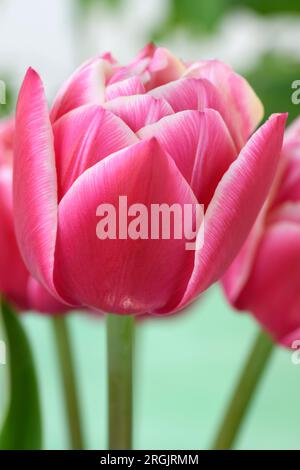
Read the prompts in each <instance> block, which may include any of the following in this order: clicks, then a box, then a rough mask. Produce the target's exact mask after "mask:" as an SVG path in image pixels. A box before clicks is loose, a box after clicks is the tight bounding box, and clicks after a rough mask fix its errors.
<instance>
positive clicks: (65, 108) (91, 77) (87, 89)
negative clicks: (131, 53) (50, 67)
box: [50, 57, 112, 122]
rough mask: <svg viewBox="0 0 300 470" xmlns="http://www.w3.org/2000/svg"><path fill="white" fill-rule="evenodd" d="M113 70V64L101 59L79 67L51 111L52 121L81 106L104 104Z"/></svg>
mask: <svg viewBox="0 0 300 470" xmlns="http://www.w3.org/2000/svg"><path fill="white" fill-rule="evenodd" d="M111 70H112V66H111V64H110V63H109V62H108V61H106V60H104V59H103V58H101V57H95V58H93V59H91V60H89V61H87V62H85V63H84V64H83V65H82V66H81V67H79V68H78V69H77V70H76V71H75V72H74V73H73V74H72V75H71V77H70V78H69V80H67V81H66V83H65V84H64V85H63V86H62V88H61V89H60V90H59V92H58V94H57V96H56V98H55V100H54V103H53V106H52V109H51V113H50V117H51V121H52V122H54V121H56V120H57V119H59V118H60V117H61V116H62V115H63V114H66V113H67V112H69V111H71V110H72V109H75V108H78V107H79V106H82V105H85V104H101V103H103V102H104V96H105V84H106V81H107V79H108V77H109V76H110V74H111V73H112V72H111Z"/></svg>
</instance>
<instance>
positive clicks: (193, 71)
mask: <svg viewBox="0 0 300 470" xmlns="http://www.w3.org/2000/svg"><path fill="white" fill-rule="evenodd" d="M262 115H263V109H262V105H261V103H260V101H259V99H258V98H257V96H256V95H255V93H254V92H253V90H252V89H251V87H250V86H249V84H248V83H247V82H246V80H245V79H244V78H242V77H241V76H239V75H238V74H236V73H235V72H233V70H232V69H231V68H230V67H228V66H227V65H225V64H223V63H222V62H219V61H207V62H196V63H193V64H189V65H187V64H185V63H184V62H182V61H181V60H179V59H177V58H176V57H174V56H173V55H172V54H171V53H170V52H169V51H168V50H166V49H163V48H156V47H155V46H153V45H151V44H150V45H148V46H146V48H145V49H143V50H142V51H141V52H140V53H139V55H138V56H137V57H136V58H135V59H134V60H133V61H132V62H131V63H130V64H129V65H127V66H120V65H118V64H117V63H116V61H115V60H114V59H113V58H112V56H111V55H110V54H105V55H104V56H102V57H95V58H93V59H91V60H89V61H88V62H86V63H85V64H83V65H82V66H81V67H80V68H79V69H78V70H76V71H75V73H74V74H73V75H72V76H71V77H70V78H69V79H68V80H67V82H66V83H65V84H64V85H63V86H62V88H61V90H60V91H59V93H58V95H57V96H56V98H55V100H54V103H53V105H52V107H51V110H50V112H48V107H47V101H46V98H45V94H44V89H43V85H42V82H41V79H40V77H39V75H38V74H37V73H36V72H35V71H34V70H32V69H29V70H28V72H27V74H26V77H25V79H24V82H23V85H22V88H21V90H20V94H19V99H18V106H17V114H16V146H15V173H14V203H15V221H16V232H17V239H18V242H19V245H20V248H21V251H22V255H23V258H24V260H25V262H26V265H27V267H28V269H29V270H30V272H31V273H32V274H33V275H34V277H35V278H37V279H39V281H40V282H42V283H43V284H44V285H45V286H46V287H47V289H48V290H50V291H51V292H52V293H53V295H56V296H57V298H60V299H63V300H64V301H66V302H69V303H70V304H72V305H80V306H86V307H90V308H94V309H99V310H102V311H106V312H111V313H120V314H123V313H124V314H126V313H132V314H143V313H146V312H148V313H150V314H165V313H171V312H175V311H178V310H180V309H182V308H183V307H184V306H185V305H187V304H188V303H190V302H191V301H192V300H193V299H195V297H196V296H198V295H199V294H200V293H201V292H203V291H204V290H205V289H206V288H207V287H209V286H210V285H211V284H212V283H213V282H215V281H217V280H218V279H219V278H220V276H221V275H222V274H223V273H224V271H225V270H226V268H227V267H228V266H229V264H230V263H231V262H232V260H233V258H234V257H235V255H236V254H237V252H238V251H239V249H240V247H241V245H242V243H243V242H244V240H245V238H246V236H247V235H248V232H249V230H250V229H251V227H252V225H253V223H254V221H255V219H256V217H257V214H258V212H259V211H260V209H261V206H262V205H263V203H264V200H265V198H266V196H267V193H268V190H269V188H270V185H271V183H272V180H273V176H274V174H275V171H276V167H277V162H278V158H279V154H280V150H281V145H282V138H283V131H284V124H285V119H286V116H285V115H273V116H272V117H270V119H269V120H268V121H267V122H266V123H265V124H264V125H263V126H262V127H261V128H260V129H258V130H257V131H256V132H255V133H254V134H253V135H252V133H253V131H254V130H255V128H256V126H257V124H258V123H259V121H260V120H261V118H262ZM120 195H125V196H126V197H127V198H128V201H129V203H130V204H135V203H138V204H144V205H145V206H146V207H149V206H150V205H151V204H154V203H156V204H168V205H169V206H170V205H172V204H173V203H174V204H175V203H176V204H180V205H181V206H184V205H185V204H190V205H195V204H197V203H201V204H203V205H204V208H205V224H204V225H205V230H204V245H203V247H202V249H201V250H198V251H191V250H186V247H185V244H186V240H185V239H175V237H174V238H170V239H163V238H160V239H151V238H150V239H149V238H148V239H136V240H133V239H121V238H120V237H117V238H116V239H112V238H110V239H106V240H100V239H99V238H98V237H97V236H96V226H97V222H98V219H97V214H96V212H97V207H98V206H99V204H101V203H108V204H112V205H114V206H117V204H118V199H119V196H120Z"/></svg>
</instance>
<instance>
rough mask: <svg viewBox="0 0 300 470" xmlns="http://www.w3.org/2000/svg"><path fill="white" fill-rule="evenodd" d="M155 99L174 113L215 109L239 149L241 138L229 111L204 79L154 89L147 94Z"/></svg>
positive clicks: (177, 82)
mask: <svg viewBox="0 0 300 470" xmlns="http://www.w3.org/2000/svg"><path fill="white" fill-rule="evenodd" d="M149 93H150V94H151V95H152V96H155V97H156V98H160V99H165V100H166V101H167V102H168V103H169V104H170V105H171V106H172V108H173V109H174V111H175V112H179V111H184V110H198V111H204V110H205V109H206V108H211V109H215V110H216V111H218V112H219V113H220V114H221V116H222V118H223V119H224V121H225V123H226V125H227V127H228V129H229V131H230V134H231V135H232V138H233V140H234V142H235V143H236V145H237V148H240V147H241V144H242V138H241V136H240V135H239V134H238V133H237V132H236V126H235V123H234V121H233V119H232V116H231V109H230V108H229V107H228V106H226V103H225V101H224V99H223V96H222V95H221V93H220V91H219V90H218V89H217V88H216V87H215V86H214V85H213V84H212V83H210V82H209V81H208V80H206V79H195V78H185V79H182V80H175V81H173V82H170V83H167V84H166V85H162V86H160V87H158V88H154V89H153V90H151V91H150V92H149Z"/></svg>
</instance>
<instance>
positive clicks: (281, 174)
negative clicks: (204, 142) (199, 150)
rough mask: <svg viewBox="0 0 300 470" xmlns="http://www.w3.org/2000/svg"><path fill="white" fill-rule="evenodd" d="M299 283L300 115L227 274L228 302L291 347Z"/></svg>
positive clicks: (299, 330) (299, 309)
mask: <svg viewBox="0 0 300 470" xmlns="http://www.w3.org/2000/svg"><path fill="white" fill-rule="evenodd" d="M299 283H300V119H298V120H296V121H295V122H294V123H293V124H292V125H291V126H290V127H289V128H288V130H287V131H286V134H285V137H284V144H283V149H282V158H281V162H280V164H279V169H278V172H277V176H276V178H275V182H274V185H273V188H272V190H271V193H270V197H269V198H268V201H267V202H266V203H265V206H264V207H263V209H262V211H261V213H260V215H259V217H258V219H257V222H256V224H255V225H254V227H253V229H252V231H251V233H250V235H249V237H248V239H247V240H246V242H245V244H244V245H243V247H242V249H241V251H240V253H239V254H238V256H237V257H236V258H235V260H234V262H233V263H232V265H231V266H230V268H229V269H228V271H227V272H226V274H225V276H224V278H223V285H224V289H225V293H226V296H227V298H228V300H229V302H230V303H231V304H232V305H233V306H234V307H235V308H237V309H239V310H248V311H250V312H251V313H252V314H253V315H254V317H255V318H256V319H257V321H258V322H259V323H260V324H261V325H262V327H263V328H264V329H265V330H267V331H268V332H269V333H270V334H271V336H272V337H273V338H274V340H275V341H277V342H278V343H280V344H282V345H284V346H286V347H299V344H300V343H298V344H296V343H294V341H297V340H298V341H299V339H300V295H299V290H298V289H299V285H300V284H299Z"/></svg>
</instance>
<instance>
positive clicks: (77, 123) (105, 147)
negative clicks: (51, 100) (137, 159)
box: [53, 105, 138, 199]
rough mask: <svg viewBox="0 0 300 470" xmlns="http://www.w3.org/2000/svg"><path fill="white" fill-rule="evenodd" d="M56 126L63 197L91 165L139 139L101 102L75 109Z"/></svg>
mask: <svg viewBox="0 0 300 470" xmlns="http://www.w3.org/2000/svg"><path fill="white" fill-rule="evenodd" d="M53 129H54V142H55V155H56V165H57V175H58V190H59V191H58V194H59V199H61V197H62V196H63V194H65V192H66V191H67V190H68V189H69V188H70V186H71V185H72V184H73V182H74V181H75V180H76V178H78V176H79V175H80V174H81V173H83V172H84V171H85V170H86V169H87V168H89V167H90V166H93V165H94V164H95V163H97V162H98V161H100V160H102V159H103V158H105V157H106V156H107V155H109V154H111V153H113V152H116V151H117V150H120V149H121V148H124V147H126V146H127V145H131V144H134V143H136V142H137V141H138V139H137V137H136V135H135V134H134V133H133V132H132V131H131V130H130V129H129V127H128V126H127V125H126V124H125V123H124V122H123V121H122V120H121V119H120V118H119V117H117V116H115V115H114V114H113V113H112V112H110V111H108V110H106V109H104V108H102V107H101V106H97V105H89V106H81V107H80V108H77V109H74V110H73V111H71V112H70V113H68V114H65V115H64V116H63V117H62V118H61V119H59V120H58V121H57V122H56V123H55V125H54V127H53Z"/></svg>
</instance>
